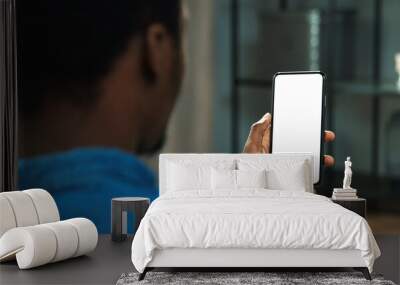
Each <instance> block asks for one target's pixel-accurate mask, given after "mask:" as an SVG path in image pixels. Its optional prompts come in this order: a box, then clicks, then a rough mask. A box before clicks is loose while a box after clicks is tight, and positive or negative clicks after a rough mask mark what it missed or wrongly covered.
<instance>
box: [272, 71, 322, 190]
mask: <svg viewBox="0 0 400 285" xmlns="http://www.w3.org/2000/svg"><path fill="white" fill-rule="evenodd" d="M295 74H320V75H321V76H322V100H321V101H322V102H321V104H322V106H321V108H322V109H321V110H322V112H321V138H320V162H319V177H318V181H317V182H315V183H313V184H314V185H315V186H318V185H320V184H321V182H322V171H323V168H322V166H323V163H324V152H325V150H324V133H325V113H326V84H325V80H326V75H325V73H323V72H322V71H285V72H277V73H275V74H274V76H273V77H272V104H271V106H272V110H271V143H270V149H269V152H270V153H272V145H273V143H274V97H275V78H276V77H277V76H279V75H295ZM313 169H314V166H313Z"/></svg>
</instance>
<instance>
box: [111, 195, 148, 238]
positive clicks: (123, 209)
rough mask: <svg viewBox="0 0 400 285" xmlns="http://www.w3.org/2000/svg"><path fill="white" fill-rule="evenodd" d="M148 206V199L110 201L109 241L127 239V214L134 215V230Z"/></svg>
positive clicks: (134, 198) (123, 198) (115, 199)
mask: <svg viewBox="0 0 400 285" xmlns="http://www.w3.org/2000/svg"><path fill="white" fill-rule="evenodd" d="M149 206H150V199H149V198H144V197H120V198H113V199H112V200H111V239H112V240H113V241H124V240H126V238H127V212H128V211H129V212H133V213H134V214H135V229H134V231H135V232H134V233H133V234H135V233H136V230H137V229H138V227H139V224H140V221H141V220H142V218H143V217H144V215H145V214H146V211H147V209H148V208H149Z"/></svg>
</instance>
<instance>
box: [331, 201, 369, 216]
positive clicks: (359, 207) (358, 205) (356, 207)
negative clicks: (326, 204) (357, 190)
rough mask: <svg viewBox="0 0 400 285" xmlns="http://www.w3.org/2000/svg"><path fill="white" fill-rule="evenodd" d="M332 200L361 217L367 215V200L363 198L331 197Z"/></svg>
mask: <svg viewBox="0 0 400 285" xmlns="http://www.w3.org/2000/svg"><path fill="white" fill-rule="evenodd" d="M331 200H332V202H334V203H336V204H339V205H341V206H342V207H344V208H346V209H349V210H350V211H353V212H354V213H356V214H359V215H360V216H361V217H363V218H366V217H367V200H366V199H364V198H355V199H351V200H337V199H331Z"/></svg>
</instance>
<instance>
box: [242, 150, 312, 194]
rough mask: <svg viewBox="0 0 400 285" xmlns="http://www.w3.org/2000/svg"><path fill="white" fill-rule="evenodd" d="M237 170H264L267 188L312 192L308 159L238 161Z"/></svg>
mask: <svg viewBox="0 0 400 285" xmlns="http://www.w3.org/2000/svg"><path fill="white" fill-rule="evenodd" d="M238 168H239V170H252V171H255V170H266V171H267V173H266V180H267V188H268V189H274V190H293V191H306V192H313V184H312V169H311V161H310V160H309V159H306V160H304V159H301V160H299V159H297V158H293V159H291V158H284V159H282V158H278V157H277V158H272V157H270V158H267V157H265V158H254V159H240V160H238Z"/></svg>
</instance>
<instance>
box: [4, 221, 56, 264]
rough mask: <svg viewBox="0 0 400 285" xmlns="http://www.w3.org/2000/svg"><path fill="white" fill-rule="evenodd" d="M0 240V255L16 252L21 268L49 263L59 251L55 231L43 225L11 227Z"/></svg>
mask: <svg viewBox="0 0 400 285" xmlns="http://www.w3.org/2000/svg"><path fill="white" fill-rule="evenodd" d="M0 241H1V242H0V255H2V256H0V257H4V254H9V255H13V254H16V258H17V263H18V266H19V268H20V269H28V268H32V267H36V266H40V265H43V264H46V263H49V262H51V260H53V258H54V256H55V254H56V252H57V241H56V236H55V234H54V232H53V231H52V230H51V229H49V228H47V227H43V226H41V225H36V226H30V227H21V228H14V229H11V230H9V231H7V232H6V233H5V234H4V235H3V236H2V238H1V239H0Z"/></svg>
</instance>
